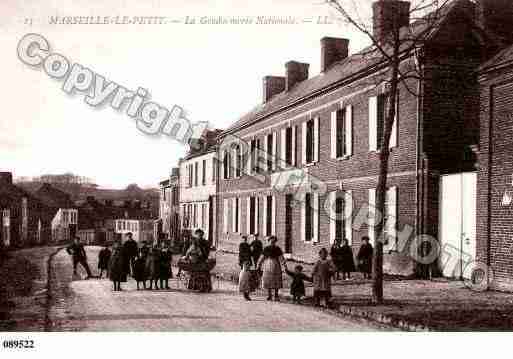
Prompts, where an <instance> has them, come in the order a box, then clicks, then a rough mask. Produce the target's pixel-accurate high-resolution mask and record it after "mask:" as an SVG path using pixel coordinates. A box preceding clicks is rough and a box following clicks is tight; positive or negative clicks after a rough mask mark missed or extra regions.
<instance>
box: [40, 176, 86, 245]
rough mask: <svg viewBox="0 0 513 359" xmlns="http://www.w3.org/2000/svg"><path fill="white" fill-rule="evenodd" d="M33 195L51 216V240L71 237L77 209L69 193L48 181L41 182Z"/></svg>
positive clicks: (55, 240) (75, 229) (73, 235)
mask: <svg viewBox="0 0 513 359" xmlns="http://www.w3.org/2000/svg"><path fill="white" fill-rule="evenodd" d="M34 196H35V197H36V198H38V199H39V200H40V201H41V202H43V203H44V204H45V206H46V208H47V214H48V216H49V217H50V218H51V228H52V242H66V241H69V240H71V239H73V237H75V235H76V234H77V223H78V211H77V209H76V206H75V204H74V203H73V201H72V200H71V197H70V195H69V194H68V193H66V192H64V191H61V190H59V189H57V188H55V187H53V186H52V185H51V184H49V183H43V185H42V186H41V187H40V188H39V189H38V190H37V191H36V192H35V193H34Z"/></svg>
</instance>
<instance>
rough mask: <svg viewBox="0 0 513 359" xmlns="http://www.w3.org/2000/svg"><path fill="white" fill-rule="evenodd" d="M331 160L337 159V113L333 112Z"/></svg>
mask: <svg viewBox="0 0 513 359" xmlns="http://www.w3.org/2000/svg"><path fill="white" fill-rule="evenodd" d="M330 137H331V158H333V159H335V158H337V111H332V112H331V132H330Z"/></svg>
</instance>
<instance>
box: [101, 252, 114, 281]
mask: <svg viewBox="0 0 513 359" xmlns="http://www.w3.org/2000/svg"><path fill="white" fill-rule="evenodd" d="M111 255H112V253H111V251H110V249H109V247H108V246H107V245H106V246H105V247H103V249H102V250H101V251H100V253H99V254H98V271H99V272H100V274H99V275H98V277H99V278H100V279H102V276H103V271H105V273H106V275H107V277H108V276H109V262H110V256H111Z"/></svg>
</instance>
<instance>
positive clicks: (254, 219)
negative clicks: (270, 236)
mask: <svg viewBox="0 0 513 359" xmlns="http://www.w3.org/2000/svg"><path fill="white" fill-rule="evenodd" d="M246 204H247V207H246V226H247V228H246V232H247V234H255V233H258V219H259V218H260V213H259V210H258V207H259V203H258V198H257V197H248V198H247V202H246Z"/></svg>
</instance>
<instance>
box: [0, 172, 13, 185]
mask: <svg viewBox="0 0 513 359" xmlns="http://www.w3.org/2000/svg"><path fill="white" fill-rule="evenodd" d="M11 184H12V173H11V172H0V185H11Z"/></svg>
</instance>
